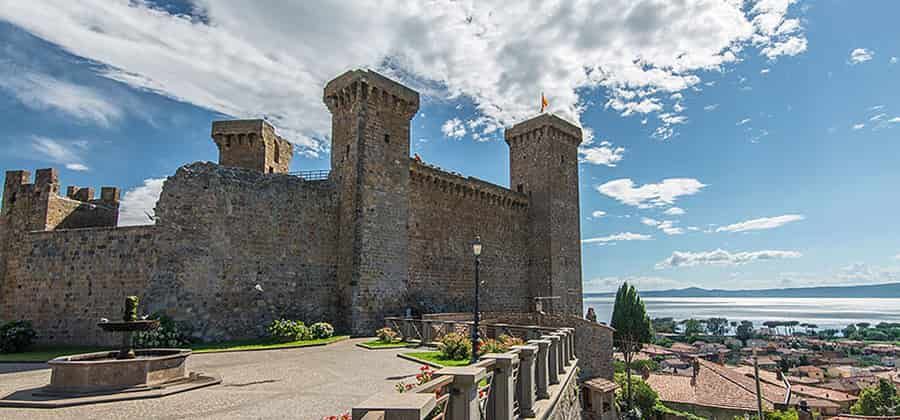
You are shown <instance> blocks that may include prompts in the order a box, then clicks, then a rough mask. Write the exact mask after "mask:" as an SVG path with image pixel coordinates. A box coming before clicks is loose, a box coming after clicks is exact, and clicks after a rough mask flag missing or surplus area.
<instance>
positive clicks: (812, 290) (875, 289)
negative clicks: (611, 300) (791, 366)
mask: <svg viewBox="0 0 900 420" xmlns="http://www.w3.org/2000/svg"><path fill="white" fill-rule="evenodd" d="M640 293H641V297H746V298H751V297H778V298H900V283H885V284H872V285H865V286H828V287H797V288H790V289H759V290H721V289H701V288H699V287H689V288H686V289H673V290H646V291H640ZM584 295H585V296H588V297H613V296H615V295H616V293H615V292H609V293H585V294H584Z"/></svg>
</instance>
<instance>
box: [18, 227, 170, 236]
mask: <svg viewBox="0 0 900 420" xmlns="http://www.w3.org/2000/svg"><path fill="white" fill-rule="evenodd" d="M156 229H157V226H156V225H137V226H98V227H86V228H72V229H54V230H33V231H30V232H27V233H28V235H30V236H54V235H59V234H65V233H74V232H103V231H115V232H132V231H141V230H144V231H146V232H145V233H153V232H154V231H155V230H156Z"/></svg>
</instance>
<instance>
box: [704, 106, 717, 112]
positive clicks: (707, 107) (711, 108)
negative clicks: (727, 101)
mask: <svg viewBox="0 0 900 420" xmlns="http://www.w3.org/2000/svg"><path fill="white" fill-rule="evenodd" d="M718 107H719V104H712V105H707V106H705V107H703V110H704V111H707V112H709V111H715V110H716V109H717V108H718Z"/></svg>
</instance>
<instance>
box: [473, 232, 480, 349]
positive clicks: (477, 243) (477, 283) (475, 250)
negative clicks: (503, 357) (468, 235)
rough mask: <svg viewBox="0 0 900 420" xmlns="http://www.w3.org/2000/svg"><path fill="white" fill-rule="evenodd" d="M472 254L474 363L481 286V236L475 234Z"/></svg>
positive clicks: (476, 347)
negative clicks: (473, 260) (473, 264)
mask: <svg viewBox="0 0 900 420" xmlns="http://www.w3.org/2000/svg"><path fill="white" fill-rule="evenodd" d="M472 254H474V255H475V310H474V313H473V314H472V315H473V320H474V321H475V322H474V325H473V326H472V363H475V362H477V361H478V318H479V315H478V290H479V289H480V286H481V281H480V280H479V279H478V270H479V268H480V266H481V236H476V237H475V242H472Z"/></svg>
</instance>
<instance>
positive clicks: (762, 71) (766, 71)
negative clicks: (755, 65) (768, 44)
mask: <svg viewBox="0 0 900 420" xmlns="http://www.w3.org/2000/svg"><path fill="white" fill-rule="evenodd" d="M771 71H772V69H762V70H760V71H759V74H769V72H771Z"/></svg>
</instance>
